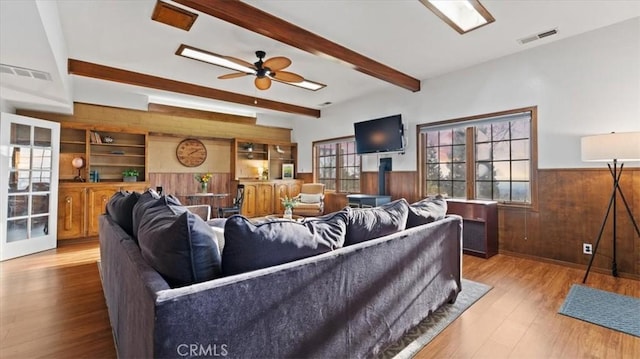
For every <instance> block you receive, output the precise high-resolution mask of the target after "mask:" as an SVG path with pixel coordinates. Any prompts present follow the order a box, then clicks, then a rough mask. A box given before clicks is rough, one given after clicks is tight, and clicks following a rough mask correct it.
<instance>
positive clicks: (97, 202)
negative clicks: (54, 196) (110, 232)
mask: <svg viewBox="0 0 640 359" xmlns="http://www.w3.org/2000/svg"><path fill="white" fill-rule="evenodd" d="M146 189H147V184H146V183H140V182H138V183H135V184H130V185H127V184H118V185H104V184H98V183H75V182H74V183H60V189H59V192H58V239H59V240H62V239H73V238H82V237H91V236H97V235H98V230H99V227H98V218H99V216H100V215H101V214H103V213H105V209H106V206H107V202H109V199H110V198H111V196H113V194H114V193H116V192H117V191H130V192H131V191H137V192H143V191H145V190H146Z"/></svg>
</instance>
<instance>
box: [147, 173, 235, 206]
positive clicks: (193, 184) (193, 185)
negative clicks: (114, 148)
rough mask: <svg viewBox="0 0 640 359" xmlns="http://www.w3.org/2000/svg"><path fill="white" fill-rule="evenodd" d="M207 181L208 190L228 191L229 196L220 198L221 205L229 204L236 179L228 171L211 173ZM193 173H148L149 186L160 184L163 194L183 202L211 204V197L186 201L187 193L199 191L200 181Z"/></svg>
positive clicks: (154, 186)
mask: <svg viewBox="0 0 640 359" xmlns="http://www.w3.org/2000/svg"><path fill="white" fill-rule="evenodd" d="M212 175H213V177H212V178H211V180H210V181H209V186H208V192H212V193H228V194H229V197H227V198H224V199H221V200H220V201H219V202H217V203H219V204H220V205H221V206H225V207H226V206H229V205H230V204H231V200H232V199H233V197H235V195H236V194H235V191H236V186H237V181H233V182H232V181H231V174H230V173H216V172H214V173H212ZM194 176H195V174H194V173H157V172H156V173H153V172H151V173H149V186H150V187H151V188H154V189H155V188H156V187H159V186H161V187H162V193H163V194H172V195H174V196H176V197H178V199H179V200H180V202H182V203H185V204H212V201H213V200H212V199H211V198H202V199H198V200H197V202H198V203H190V202H188V201H187V197H186V196H187V195H188V194H191V193H198V192H200V183H199V182H198V181H196V179H195V177H194Z"/></svg>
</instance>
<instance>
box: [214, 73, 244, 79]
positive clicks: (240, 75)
mask: <svg viewBox="0 0 640 359" xmlns="http://www.w3.org/2000/svg"><path fill="white" fill-rule="evenodd" d="M247 75H250V74H245V73H244V72H234V73H232V74H226V75H221V76H218V79H220V80H228V79H235V78H237V77H242V76H247Z"/></svg>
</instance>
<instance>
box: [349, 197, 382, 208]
mask: <svg viewBox="0 0 640 359" xmlns="http://www.w3.org/2000/svg"><path fill="white" fill-rule="evenodd" d="M347 202H349V204H354V205H357V206H358V207H378V206H379V205H381V204H385V203H389V202H391V196H383V195H379V194H348V195H347Z"/></svg>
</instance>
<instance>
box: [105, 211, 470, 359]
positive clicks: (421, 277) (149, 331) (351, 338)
mask: <svg viewBox="0 0 640 359" xmlns="http://www.w3.org/2000/svg"><path fill="white" fill-rule="evenodd" d="M405 203H406V201H405ZM403 206H404V205H403ZM383 210H384V209H383ZM174 211H175V209H174ZM377 211H378V212H376V213H377V214H378V215H379V214H380V213H381V212H380V210H377ZM111 212H113V210H112V211H111ZM358 213H360V214H358ZM363 213H364V214H365V215H366V213H365V212H362V213H361V212H358V210H356V211H355V212H351V211H350V210H345V213H344V214H340V215H338V216H337V217H336V216H334V217H332V218H334V219H333V220H334V221H338V222H339V224H340V225H339V226H337V227H332V228H333V229H336V228H338V229H337V230H342V229H346V230H347V232H349V228H350V227H352V228H351V229H354V228H355V227H356V224H354V223H351V222H349V221H353V218H358V216H359V215H362V214H363ZM383 214H384V213H383ZM112 215H113V213H111V214H105V215H103V216H101V217H100V250H101V275H102V280H103V288H104V293H105V298H106V302H107V306H108V311H109V318H110V321H111V325H112V328H113V334H114V340H115V343H116V347H117V352H118V356H119V357H120V358H184V357H227V358H278V359H279V358H323V359H324V358H365V357H372V356H375V355H376V354H378V353H380V352H381V351H382V350H384V348H385V347H387V346H388V345H390V344H393V343H394V342H395V341H396V340H398V339H399V338H400V337H401V336H402V335H403V334H404V333H405V332H406V331H408V330H409V329H411V328H412V327H413V326H415V325H416V324H417V323H418V322H420V321H421V320H423V319H424V318H425V317H427V316H428V315H429V314H430V313H431V312H433V311H435V310H436V309H437V308H439V307H440V306H441V305H443V304H445V303H447V302H453V301H455V299H456V297H457V295H458V293H459V292H460V290H461V281H460V278H461V253H462V250H461V239H462V219H461V218H460V217H458V216H455V215H449V216H446V217H445V218H443V219H440V220H437V221H433V222H431V221H428V222H431V223H427V224H417V225H415V226H414V227H412V228H408V229H402V230H399V231H397V232H395V233H391V234H387V235H383V236H382V237H379V238H375V239H369V240H364V241H359V242H358V241H356V242H358V243H346V244H349V245H346V244H345V245H344V246H342V247H340V248H337V249H334V248H331V249H329V250H328V251H325V252H324V253H322V254H317V255H312V256H307V257H306V258H302V259H297V260H293V261H290V262H286V263H282V264H278V265H273V266H267V267H265V268H260V269H255V270H249V271H246V272H243V273H239V274H232V275H224V270H221V271H222V274H220V276H219V277H216V278H215V279H211V280H205V281H201V282H198V283H193V284H189V285H182V286H179V287H174V288H172V287H171V286H170V285H169V283H168V282H167V280H166V279H165V277H163V275H161V274H160V273H159V272H158V271H157V270H155V269H154V267H152V265H151V264H149V261H148V260H145V256H143V251H141V248H140V246H142V245H143V242H142V241H141V242H140V246H139V245H138V243H137V241H136V238H134V237H133V235H132V234H130V233H128V232H127V231H125V230H124V229H123V228H122V227H121V226H120V225H119V224H118V223H117V222H116V220H114V218H113V217H120V218H122V216H121V215H120V216H118V215H115V216H112ZM179 215H180V214H179V213H177V214H176V216H179ZM181 216H182V217H185V216H186V217H188V218H191V217H190V215H185V214H184V213H183V214H182V215H181ZM182 217H181V218H182ZM360 217H362V216H360ZM232 218H235V219H233V220H230V221H227V222H228V223H227V224H226V225H225V242H226V245H225V248H224V249H223V251H222V255H221V258H222V262H223V264H224V261H225V255H226V254H229V253H231V251H232V249H231V248H232V246H231V244H230V243H232V242H233V241H234V238H230V236H231V234H232V233H236V234H237V233H238V228H235V229H234V228H231V227H232V226H234V225H235V226H244V227H242V228H248V230H250V231H251V233H252V235H256V234H260V233H262V232H260V230H261V229H262V230H265V231H264V233H277V231H274V230H272V228H271V229H270V227H267V226H303V224H300V223H289V224H268V223H263V224H251V223H249V222H248V221H247V220H246V219H244V218H243V217H241V216H237V217H232ZM336 218H337V219H336ZM198 219H199V218H198ZM345 219H346V221H345ZM314 220H316V221H330V220H327V219H312V220H309V222H313V221H314ZM401 220H404V221H407V216H406V215H404V217H402V218H401ZM189 221H192V220H191V219H189ZM234 221H235V222H234ZM245 222H246V223H245ZM322 223H324V222H322ZM133 224H134V225H135V224H136V223H135V221H134V223H133ZM316 225H317V223H316V224H314V225H313V226H316ZM261 226H262V227H261ZM367 226H368V228H369V232H367V233H374V232H376V231H377V230H379V228H378V227H376V225H375V224H374V225H372V224H371V223H369V224H367ZM125 227H126V226H125ZM401 227H402V228H404V227H405V224H404V223H403V224H402V226H401ZM282 228H284V227H282ZM309 228H313V231H314V235H315V236H317V235H318V234H319V233H320V234H322V233H327V232H326V231H325V232H323V231H322V230H317V228H318V227H309ZM227 230H228V233H227ZM285 230H286V229H285ZM357 230H358V231H361V230H362V228H358V229H357ZM381 233H382V232H381ZM334 234H335V233H334ZM382 234H383V233H382ZM349 237H351V239H352V240H353V238H361V237H360V236H359V235H358V232H357V231H356V232H354V231H352V232H351V233H347V234H346V235H345V236H344V238H346V239H347V241H348V240H349ZM157 240H163V239H162V238H157ZM248 245H249V246H250V245H251V244H246V243H243V244H242V246H248ZM341 245H342V244H341ZM238 248H240V249H241V248H242V247H238V246H236V248H235V250H238ZM227 252H228V253H227ZM230 255H231V254H229V256H230Z"/></svg>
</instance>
